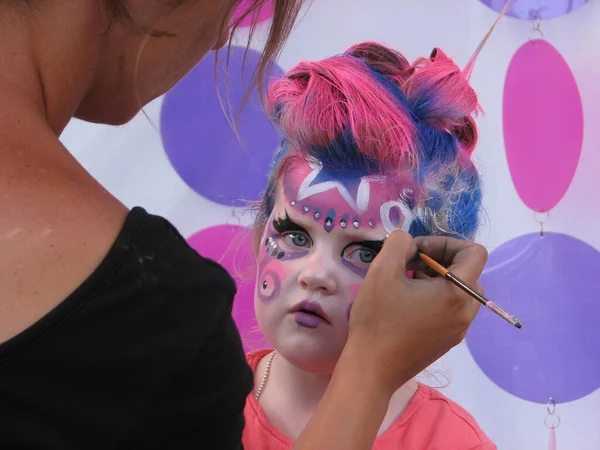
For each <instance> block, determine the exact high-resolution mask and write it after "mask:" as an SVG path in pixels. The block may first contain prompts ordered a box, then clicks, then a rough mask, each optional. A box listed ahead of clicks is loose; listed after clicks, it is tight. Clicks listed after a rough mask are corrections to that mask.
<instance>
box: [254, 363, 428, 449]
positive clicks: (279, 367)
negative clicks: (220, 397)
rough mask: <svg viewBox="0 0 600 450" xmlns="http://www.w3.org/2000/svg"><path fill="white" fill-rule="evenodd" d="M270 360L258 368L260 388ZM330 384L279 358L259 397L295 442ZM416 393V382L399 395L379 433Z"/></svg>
mask: <svg viewBox="0 0 600 450" xmlns="http://www.w3.org/2000/svg"><path fill="white" fill-rule="evenodd" d="M267 358H268V356H267V357H265V358H263V359H262V361H261V362H260V363H259V365H258V366H257V370H256V378H255V380H256V383H257V387H258V386H259V385H260V383H261V382H262V380H263V376H264V374H265V369H266V361H267ZM330 381H331V375H321V374H311V373H307V372H304V371H302V370H300V369H298V368H297V367H295V366H294V365H293V364H291V363H290V362H288V361H287V360H286V359H284V358H283V357H282V356H281V355H280V354H276V355H275V357H274V358H273V361H272V364H271V368H270V372H269V376H268V378H267V381H266V383H265V386H264V390H263V393H262V396H261V397H260V405H261V408H262V409H263V412H264V413H265V415H266V417H267V418H268V419H269V421H270V422H271V424H272V425H273V426H275V428H277V429H278V430H279V431H280V432H281V433H283V434H284V435H286V436H288V437H289V438H291V439H292V440H293V439H295V438H296V437H297V436H298V435H299V434H300V433H301V432H302V430H303V429H304V427H305V426H306V423H307V422H308V420H309V419H310V417H311V416H312V414H313V412H314V411H315V409H316V408H317V406H318V404H319V402H320V401H321V398H322V397H323V395H324V394H325V390H326V389H327V386H328V385H329V382H330ZM417 389H418V385H417V383H416V381H410V382H408V383H406V384H405V385H403V386H401V387H400V389H398V390H397V391H396V393H395V394H394V395H393V397H392V398H391V401H390V405H389V409H388V412H387V414H386V417H385V419H384V422H383V423H382V426H381V429H380V433H382V432H384V431H385V430H387V429H388V428H389V427H390V426H391V425H392V424H393V422H394V421H395V420H396V419H397V418H398V416H399V415H400V414H401V413H402V411H404V410H405V409H406V407H407V406H408V404H409V403H410V401H411V399H412V398H413V396H414V394H415V392H416V391H417Z"/></svg>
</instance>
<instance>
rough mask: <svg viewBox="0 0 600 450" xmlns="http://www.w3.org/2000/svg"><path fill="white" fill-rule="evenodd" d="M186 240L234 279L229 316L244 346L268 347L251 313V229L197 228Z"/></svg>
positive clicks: (253, 275)
mask: <svg viewBox="0 0 600 450" xmlns="http://www.w3.org/2000/svg"><path fill="white" fill-rule="evenodd" d="M187 242H188V244H190V246H191V247H192V248H193V249H194V250H196V251H197V252H198V253H199V254H200V255H202V256H203V257H205V258H208V259H212V260H213V261H216V262H218V263H219V264H220V265H222V266H223V267H224V268H225V269H227V271H228V272H229V274H230V275H231V276H232V277H233V279H234V280H235V283H236V285H237V288H238V290H237V294H236V296H235V301H234V303H233V313H232V315H233V319H234V320H235V323H236V324H237V326H238V329H239V331H240V334H241V336H242V342H243V344H244V349H245V350H246V351H247V352H248V351H252V350H256V349H259V348H266V347H269V343H268V341H267V340H266V339H265V337H264V336H263V334H262V333H261V332H260V330H259V329H258V324H257V322H256V317H255V315H254V286H255V282H256V263H255V257H254V251H253V249H252V231H251V230H250V229H249V228H246V227H242V226H239V225H217V226H214V227H209V228H205V229H203V230H200V231H198V232H197V233H195V234H193V235H192V236H191V237H189V238H188V239H187Z"/></svg>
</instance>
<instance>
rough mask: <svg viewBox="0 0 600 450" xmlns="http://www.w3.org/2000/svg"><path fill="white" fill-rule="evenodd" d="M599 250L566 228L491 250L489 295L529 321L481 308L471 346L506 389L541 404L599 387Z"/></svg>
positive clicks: (484, 283) (486, 281)
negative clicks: (517, 323)
mask: <svg viewBox="0 0 600 450" xmlns="http://www.w3.org/2000/svg"><path fill="white" fill-rule="evenodd" d="M598 267H600V253H599V252H598V251H597V250H595V249H594V248H592V247H591V246H589V245H588V244H586V243H585V242H583V241H580V240H578V239H575V238H573V237H570V236H567V235H565V234H561V233H545V234H544V237H543V238H542V237H541V236H540V234H539V233H532V234H526V235H523V236H519V237H517V238H515V239H512V240H510V241H508V242H506V243H504V244H502V245H501V246H500V247H498V248H497V249H495V250H494V251H492V252H491V254H490V257H489V260H488V263H487V265H486V269H485V271H484V273H483V275H482V277H481V285H482V286H483V288H484V289H485V295H486V297H487V298H489V299H490V300H492V301H494V302H496V303H497V304H498V305H499V306H500V307H501V308H502V309H504V310H505V311H507V312H509V313H511V314H513V315H515V316H516V317H517V318H519V319H520V320H521V321H522V322H523V328H522V329H520V330H518V329H516V328H514V327H511V326H510V325H509V324H508V323H507V322H505V321H504V320H503V319H501V318H499V317H498V316H497V315H495V314H493V313H492V312H491V311H488V310H485V309H484V308H482V309H481V311H480V312H479V314H478V316H477V318H476V319H475V321H474V322H473V325H472V326H471V329H470V330H469V333H468V334H467V338H466V340H467V345H468V347H469V350H470V352H471V354H472V355H473V358H474V359H475V361H476V362H477V364H478V365H479V367H481V369H482V370H483V372H484V373H485V374H486V375H487V376H488V377H489V378H491V380H492V381H493V382H494V383H496V384H497V385H498V386H499V387H500V388H502V389H504V390H505V391H507V392H509V393H511V394H513V395H515V396H517V397H519V398H522V399H524V400H529V401H532V402H537V403H546V402H547V401H548V399H549V397H553V398H554V399H555V401H556V402H560V403H564V402H569V401H573V400H577V399H578V398H581V397H584V396H586V395H588V394H590V393H591V392H593V391H595V390H596V389H598V388H599V387H600V358H598V349H599V348H600V326H598V318H599V317H600V283H598Z"/></svg>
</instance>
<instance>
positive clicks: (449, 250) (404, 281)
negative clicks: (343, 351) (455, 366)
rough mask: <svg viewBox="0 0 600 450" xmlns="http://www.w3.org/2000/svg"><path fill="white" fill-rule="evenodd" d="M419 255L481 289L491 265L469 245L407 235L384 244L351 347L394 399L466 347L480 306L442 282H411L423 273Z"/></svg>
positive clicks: (354, 322)
mask: <svg viewBox="0 0 600 450" xmlns="http://www.w3.org/2000/svg"><path fill="white" fill-rule="evenodd" d="M417 249H418V250H420V251H421V252H423V253H425V254H426V255H428V256H430V257H431V258H433V259H435V260H436V261H438V262H439V263H440V264H442V265H443V266H445V267H448V268H449V270H451V271H452V272H453V273H454V274H456V275H457V276H458V277H459V278H461V279H462V280H464V281H465V282H466V283H468V284H469V285H471V286H473V287H476V288H478V287H479V284H478V279H479V276H480V275H481V272H482V271H483V267H484V265H485V263H486V261H487V251H486V250H485V248H484V247H482V246H481V245H479V244H476V243H474V242H471V241H465V240H458V239H453V238H448V237H437V236H436V237H419V238H416V239H413V238H412V237H411V236H410V235H409V234H408V233H404V232H401V231H396V232H394V233H392V234H391V235H390V236H389V238H388V239H387V240H386V242H385V244H384V246H383V248H382V250H381V252H380V253H379V255H378V256H377V257H376V258H375V259H374V260H373V262H372V263H371V267H370V268H369V272H368V273H367V276H366V278H365V281H364V283H363V285H362V287H361V289H360V291H359V293H358V295H357V298H356V300H355V301H354V305H353V307H352V314H351V316H350V336H349V339H348V343H347V344H346V347H349V348H348V349H347V350H348V352H347V353H350V354H351V355H352V356H353V357H359V358H361V360H362V362H363V364H365V365H366V364H371V365H373V366H374V367H375V368H376V370H377V373H378V374H379V375H380V376H381V383H383V386H385V387H386V388H387V389H389V391H390V392H394V391H395V390H396V389H397V388H398V387H399V386H401V385H402V384H403V383H405V382H406V381H408V380H409V379H411V378H412V377H414V376H415V375H417V374H418V373H419V372H421V371H422V370H424V369H425V368H427V366H429V365H430V364H431V363H433V362H434V361H435V360H437V359H438V358H440V357H441V356H442V355H444V354H445V353H446V352H448V350H450V349H451V348H452V347H454V346H455V345H457V344H458V343H460V342H461V341H462V340H463V338H464V336H465V334H466V332H467V330H468V328H469V326H470V324H471V322H472V321H473V319H474V318H475V316H476V314H477V311H478V310H479V306H480V304H479V303H478V302H477V301H476V300H475V299H473V298H471V297H470V296H469V295H468V294H466V293H465V292H463V291H462V290H460V289H459V288H458V287H456V286H454V285H453V284H452V283H450V282H449V281H448V280H446V279H444V278H442V277H437V276H431V275H433V274H431V273H429V276H428V275H427V274H425V273H422V272H417V274H421V275H417V276H416V278H415V279H412V278H408V277H407V275H406V271H407V269H409V268H414V269H417V270H420V268H421V267H420V264H417V263H415V261H414V258H415V255H416V252H417ZM350 350H351V351H350Z"/></svg>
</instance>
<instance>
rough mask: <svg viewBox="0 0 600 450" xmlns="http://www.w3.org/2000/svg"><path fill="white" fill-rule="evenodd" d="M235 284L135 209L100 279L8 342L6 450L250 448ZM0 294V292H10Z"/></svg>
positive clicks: (0, 402) (1, 383) (1, 402)
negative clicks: (244, 445) (234, 315)
mask: <svg viewBox="0 0 600 450" xmlns="http://www.w3.org/2000/svg"><path fill="white" fill-rule="evenodd" d="M234 294H235V284H234V282H233V280H232V279H231V277H230V276H229V275H228V274H227V273H226V271H225V270H224V269H223V268H221V267H220V266H219V265H218V264H216V263H214V262H213V261H210V260H207V259H204V258H202V257H200V256H199V255H198V254H197V253H196V252H195V251H194V250H193V249H192V248H190V247H189V246H188V245H187V243H186V241H185V240H184V239H183V238H182V237H181V235H180V234H179V233H178V232H177V231H176V230H175V228H174V227H173V226H172V225H171V224H170V223H169V222H167V221H166V220H164V219H162V218H160V217H156V216H152V215H149V214H148V213H146V211H144V210H143V209H142V208H134V209H133V210H132V211H131V212H130V214H129V216H128V218H127V220H126V223H125V225H124V227H123V229H122V231H121V233H120V234H119V236H118V238H117V240H116V242H115V243H114V245H113V247H112V248H111V250H110V252H109V253H108V255H107V256H106V258H105V259H104V261H103V262H102V263H101V264H100V266H99V267H98V268H97V269H96V271H95V272H94V273H93V274H92V275H91V276H90V277H89V278H88V279H87V280H86V281H85V282H84V283H83V284H82V285H81V286H80V287H79V288H78V289H77V290H76V291H75V292H73V294H72V295H70V296H69V297H68V298H67V299H66V300H64V301H63V302H62V303H61V304H60V305H59V306H58V307H56V308H55V309H54V310H53V311H51V312H50V313H49V314H47V315H46V316H45V317H44V318H42V319H41V320H40V321H39V322H37V323H35V324H34V325H32V326H31V327H30V328H28V329H27V330H25V331H23V332H22V333H21V334H19V335H18V336H16V337H14V338H13V339H11V340H9V341H7V342H5V343H4V344H1V345H0V448H2V449H3V450H7V449H13V448H14V449H22V448H27V449H53V450H70V449H78V450H94V449H158V448H160V449H194V450H200V449H218V450H229V449H236V450H239V449H241V448H242V446H241V439H242V430H243V426H244V419H243V409H244V404H245V400H246V397H247V395H248V394H249V393H250V391H251V389H252V383H253V378H252V372H251V370H250V368H249V367H248V365H247V363H246V358H245V356H244V351H243V348H242V345H241V340H240V336H239V333H238V331H237V328H236V327H235V324H234V322H233V320H232V318H231V308H232V302H233V296H234ZM0 295H1V294H0Z"/></svg>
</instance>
